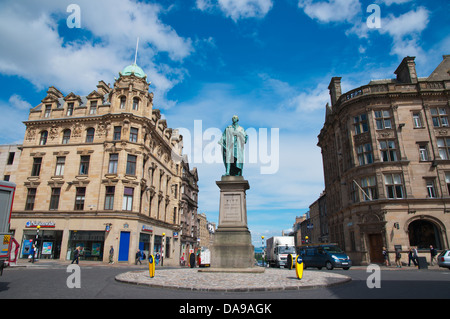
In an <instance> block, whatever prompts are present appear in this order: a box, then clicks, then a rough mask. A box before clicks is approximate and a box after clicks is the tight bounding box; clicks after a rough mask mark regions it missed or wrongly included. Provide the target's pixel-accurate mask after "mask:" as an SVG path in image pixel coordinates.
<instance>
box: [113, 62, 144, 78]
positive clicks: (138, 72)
mask: <svg viewBox="0 0 450 319" xmlns="http://www.w3.org/2000/svg"><path fill="white" fill-rule="evenodd" d="M132 74H134V75H135V76H137V77H138V78H145V77H147V75H146V74H145V73H144V71H143V70H142V69H141V68H140V67H139V66H138V65H137V64H136V63H133V64H131V65H129V66H127V67H125V68H124V69H123V70H122V72H120V75H132Z"/></svg>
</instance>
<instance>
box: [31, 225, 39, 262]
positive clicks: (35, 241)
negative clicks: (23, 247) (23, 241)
mask: <svg viewBox="0 0 450 319" xmlns="http://www.w3.org/2000/svg"><path fill="white" fill-rule="evenodd" d="M39 229H41V226H40V225H37V226H36V238H35V240H34V251H33V256H32V261H33V263H34V255H35V254H36V255H37V256H39V253H38V251H39V250H38V243H37V242H38V238H39Z"/></svg>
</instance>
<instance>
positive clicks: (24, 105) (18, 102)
mask: <svg viewBox="0 0 450 319" xmlns="http://www.w3.org/2000/svg"><path fill="white" fill-rule="evenodd" d="M9 103H11V106H12V107H14V108H18V109H20V110H29V109H30V108H31V107H32V106H31V104H30V103H28V102H27V101H25V100H24V99H23V98H22V97H21V96H20V95H18V94H13V95H11V97H10V98H9Z"/></svg>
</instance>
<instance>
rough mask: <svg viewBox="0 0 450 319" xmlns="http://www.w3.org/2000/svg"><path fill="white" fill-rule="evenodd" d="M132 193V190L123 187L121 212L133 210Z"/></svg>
mask: <svg viewBox="0 0 450 319" xmlns="http://www.w3.org/2000/svg"><path fill="white" fill-rule="evenodd" d="M133 193H134V188H132V187H125V189H124V191H123V203H122V210H133Z"/></svg>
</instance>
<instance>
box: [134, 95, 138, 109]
mask: <svg viewBox="0 0 450 319" xmlns="http://www.w3.org/2000/svg"><path fill="white" fill-rule="evenodd" d="M138 109H139V99H138V98H137V97H135V98H133V110H135V111H137V110H138Z"/></svg>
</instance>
